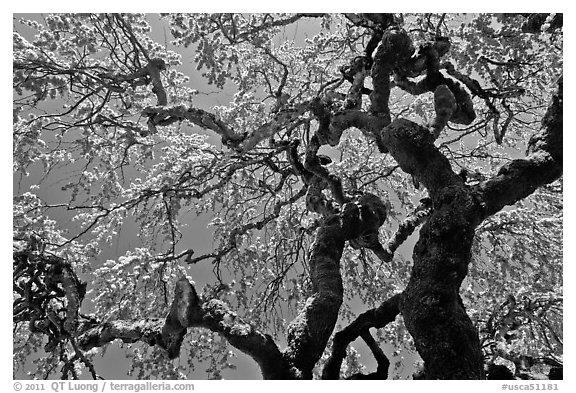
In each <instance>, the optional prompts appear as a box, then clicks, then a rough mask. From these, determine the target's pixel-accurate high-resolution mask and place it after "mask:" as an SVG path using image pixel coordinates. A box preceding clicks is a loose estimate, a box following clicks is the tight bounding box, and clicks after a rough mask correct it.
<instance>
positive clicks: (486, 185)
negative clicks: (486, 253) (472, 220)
mask: <svg viewBox="0 0 576 393" xmlns="http://www.w3.org/2000/svg"><path fill="white" fill-rule="evenodd" d="M562 107H563V82H562V77H560V79H559V81H558V89H557V91H556V92H555V94H554V95H553V97H552V102H551V103H550V105H549V107H548V110H547V111H546V114H545V115H544V118H543V119H542V127H541V131H540V133H539V134H537V135H534V136H533V137H532V138H531V139H530V141H529V143H528V151H527V153H528V156H527V157H526V158H523V159H518V160H514V161H512V162H510V163H508V164H506V165H504V166H503V167H502V168H500V171H499V172H498V175H496V176H495V177H493V178H491V179H489V180H487V181H485V182H482V183H480V184H478V185H477V186H475V187H474V190H475V192H477V193H479V195H480V197H481V199H482V202H483V207H484V211H483V218H486V217H488V216H490V215H492V214H494V213H496V212H497V211H499V210H500V209H502V208H503V207H504V206H506V205H512V204H514V203H515V202H517V201H518V200H520V199H522V198H525V197H526V196H528V195H530V194H531V193H532V192H534V190H536V189H537V188H538V187H540V186H542V185H544V184H548V183H551V182H553V181H554V180H556V179H558V178H559V177H560V176H561V175H562V160H563V154H562V146H563V115H562Z"/></svg>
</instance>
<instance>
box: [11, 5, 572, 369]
mask: <svg viewBox="0 0 576 393" xmlns="http://www.w3.org/2000/svg"><path fill="white" fill-rule="evenodd" d="M547 4H550V3H549V2H548V3H547ZM27 6H28V7H29V6H30V5H27ZM233 7H234V6H232V8H233ZM40 8H41V7H40ZM138 8H140V5H139V6H138ZM144 8H145V7H144ZM4 16H5V17H6V16H7V15H4ZM10 17H11V16H10ZM6 19H7V18H6ZM151 21H152V20H151ZM5 22H7V20H5ZM4 25H5V26H4V27H5V28H6V27H7V26H10V27H9V28H11V26H12V21H11V20H10V22H9V23H5V24H4ZM566 25H567V26H566V30H567V34H568V35H569V36H570V34H569V32H568V31H569V30H571V29H572V26H570V25H569V23H566ZM153 27H156V26H154V25H153ZM158 27H160V26H158ZM156 31H158V34H159V35H160V34H163V31H162V30H161V29H158V30H156ZM5 33H6V32H5ZM153 34H155V32H153ZM3 36H4V37H6V36H7V34H4V35H3ZM162 41H163V40H159V42H162ZM566 41H567V42H568V41H569V40H568V39H567V40H566ZM566 54H567V55H566V58H567V60H568V58H569V57H572V53H571V52H570V49H569V48H566ZM183 61H184V65H183V67H186V66H187V64H189V67H190V71H193V70H194V65H193V62H192V60H191V57H190V59H189V63H186V56H184V58H183ZM568 64H570V63H567V65H566V68H568V69H570V67H569V65H568ZM185 72H186V71H185ZM186 73H187V74H188V75H190V76H192V75H194V73H195V70H194V72H191V73H189V72H186ZM196 74H197V73H196ZM4 75H7V70H6V73H5V74H4ZM571 79H572V78H570V77H569V75H566V84H567V86H568V88H567V89H566V91H567V92H568V93H567V94H566V96H567V98H566V99H568V100H569V102H571V100H572V98H571V95H572V94H571V93H570V91H573V90H571V89H570V88H569V87H570V86H571V84H572V83H573V81H572V80H571ZM4 81H5V82H6V83H7V77H5V78H4ZM192 83H198V84H200V83H201V82H200V81H199V80H196V79H194V78H192ZM196 86H197V85H196ZM196 86H195V88H197V89H199V90H201V91H202V88H200V87H196ZM209 89H210V88H209ZM204 99H205V100H206V103H207V105H210V104H212V103H213V102H212V101H211V100H215V99H216V98H214V96H211V95H208V96H205V98H204ZM4 107H5V108H6V107H8V106H7V105H5V106H4ZM569 107H570V106H569ZM11 117H12V116H11V112H10V115H5V116H4V117H3V118H4V119H5V121H7V122H8V121H10V119H11ZM6 127H8V124H6ZM5 135H6V136H7V133H5ZM6 136H5V137H6ZM567 138H568V139H567V141H568V145H570V142H571V138H573V137H572V135H571V134H570V133H568V135H567ZM2 147H3V148H7V147H8V141H7V140H6V141H5V143H3V144H2ZM6 154H7V152H6ZM572 159H573V158H571V156H570V155H567V163H566V165H567V167H570V166H571V161H572ZM6 167H7V165H6ZM5 169H6V168H5ZM565 180H566V189H565V192H566V198H567V199H566V202H568V203H565V206H566V215H567V220H566V223H567V225H566V233H567V234H566V235H565V236H569V235H570V233H571V232H572V228H571V226H572V224H571V223H572V220H571V219H570V218H571V217H572V216H573V208H572V207H571V206H570V203H569V202H570V201H571V198H572V197H573V195H574V194H573V193H572V191H573V181H572V177H571V175H569V176H566V179H565ZM8 198H10V197H7V199H8ZM10 205H11V202H10V203H8V201H6V202H5V203H4V204H2V206H4V207H5V208H6V212H5V214H6V215H8V214H10V212H8V209H7V207H8V206H10ZM3 221H7V220H3ZM4 224H7V222H4ZM3 233H5V234H6V236H7V228H5V230H4V231H3ZM199 234H200V232H197V233H196V234H195V236H194V238H196V239H197V240H198V242H199V246H201V245H205V244H207V240H209V239H210V237H209V234H208V232H207V231H204V232H202V235H200V236H199ZM203 236H204V237H203ZM565 238H566V237H565ZM565 244H566V252H567V257H568V258H569V256H570V255H573V254H572V252H573V250H571V245H570V242H565ZM120 248H124V247H120ZM192 248H194V247H192ZM5 252H6V253H7V252H8V249H6V250H5ZM6 255H7V254H6ZM567 260H570V259H567ZM565 269H566V270H565V277H571V275H572V274H573V273H574V272H573V270H572V267H571V266H565ZM7 276H8V275H7V274H6V275H5V278H6V279H7ZM4 287H5V288H9V286H8V285H5V286H4ZM569 291H570V288H567V298H571V297H572V296H573V294H570V293H569ZM4 298H7V299H11V296H10V295H8V294H7V293H6V294H5V296H4ZM9 304H11V302H7V304H4V303H3V306H6V305H9ZM566 310H567V312H566V315H567V316H568V315H569V313H568V310H569V307H566ZM570 319H571V317H570V316H568V317H567V323H569V324H567V328H568V326H570V325H571V324H572V322H570ZM115 345H116V344H115ZM109 356H111V357H112V359H117V358H118V356H120V354H119V353H115V352H114V350H112V351H110V353H109ZM240 356H242V357H245V355H240ZM239 359H240V361H239V362H238V366H239V370H238V372H239V373H240V374H241V375H243V376H244V377H255V378H258V377H259V372H258V369H257V367H255V364H254V362H253V361H252V360H251V359H248V358H245V359H242V358H239ZM8 361H10V363H11V359H8ZM102 366H103V367H104V369H109V372H110V373H111V374H110V377H111V378H112V379H113V378H114V377H113V376H112V375H113V374H112V373H114V372H118V377H121V375H120V374H121V373H120V372H119V370H121V369H122V365H121V363H115V362H113V361H112V362H110V361H108V360H104V361H103V362H102ZM4 369H8V370H10V369H11V368H9V366H8V367H4ZM104 369H102V370H103V374H104V375H107V372H104ZM198 377H199V378H202V376H200V375H199V376H198ZM10 378H11V377H10Z"/></svg>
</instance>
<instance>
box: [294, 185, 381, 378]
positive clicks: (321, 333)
mask: <svg viewBox="0 0 576 393" xmlns="http://www.w3.org/2000/svg"><path fill="white" fill-rule="evenodd" d="M385 219H386V207H385V205H384V203H383V202H382V201H381V200H380V199H379V198H378V197H376V196H374V195H370V194H366V195H363V196H362V197H360V198H359V200H358V201H357V202H349V203H346V204H345V205H344V206H343V207H342V212H341V213H340V214H338V215H334V216H332V217H331V218H329V219H327V220H326V221H325V223H324V225H323V226H321V227H320V228H319V229H318V231H317V233H316V241H315V242H314V245H313V247H312V253H311V256H310V261H309V269H310V280H311V282H312V295H311V296H310V297H309V298H308V300H307V301H306V304H305V305H304V308H303V309H302V310H301V311H300V313H299V314H298V316H297V317H296V318H295V319H294V320H293V321H292V322H291V323H290V326H289V327H288V347H287V348H286V351H285V356H286V358H287V359H288V360H289V362H290V363H291V364H292V365H293V366H294V367H296V368H297V369H298V370H300V372H301V373H302V377H303V378H306V379H309V378H312V369H313V368H314V365H315V364H316V362H317V361H318V359H320V356H321V355H322V352H323V351H324V348H325V347H326V344H327V343H328V339H329V338H330V335H331V334H332V331H333V329H334V326H335V325H336V320H337V318H338V311H339V310H340V305H341V304H342V296H343V287H342V277H341V275H340V258H341V257H342V252H343V250H344V243H345V241H346V240H352V239H357V238H359V237H362V236H365V235H366V234H368V233H372V232H374V231H377V230H378V228H379V227H380V226H381V225H382V224H383V223H384V220H385Z"/></svg>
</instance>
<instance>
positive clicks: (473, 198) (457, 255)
mask: <svg viewBox="0 0 576 393" xmlns="http://www.w3.org/2000/svg"><path fill="white" fill-rule="evenodd" d="M561 134H562V83H561V80H560V85H559V89H558V92H557V93H556V94H555V95H554V98H553V101H552V104H551V105H550V107H549V108H548V111H547V113H546V115H545V116H544V119H543V122H542V132H541V133H540V135H538V136H536V137H534V138H532V141H531V144H530V147H529V153H530V154H529V156H528V157H527V158H526V159H520V160H515V161H513V162H511V163H509V164H507V165H505V166H504V167H503V168H502V169H501V170H500V172H499V174H498V175H497V176H496V177H494V178H493V179H490V180H488V181H486V182H483V183H481V184H479V185H478V186H476V187H474V188H471V187H467V186H466V185H465V184H464V182H463V181H462V179H461V178H459V176H457V175H456V174H455V173H454V172H453V171H452V170H451V168H450V165H449V162H448V160H447V159H446V158H445V157H444V156H443V155H442V154H441V153H440V152H439V151H438V150H437V149H436V148H435V147H434V145H433V143H432V137H431V136H429V134H428V133H426V132H425V129H423V127H421V126H419V125H417V124H415V123H412V122H410V121H407V120H397V121H395V122H393V123H392V124H391V125H390V126H388V127H387V128H386V129H384V130H383V132H382V140H383V142H384V143H385V145H386V146H387V148H388V150H389V151H390V154H392V156H393V157H394V158H395V159H396V160H397V161H398V164H399V165H400V167H401V168H402V169H403V170H404V171H406V172H407V173H410V174H412V175H414V176H415V177H416V178H417V179H418V180H419V181H420V182H421V183H423V184H424V185H425V186H426V187H427V188H428V190H429V192H430V196H431V198H432V201H433V205H434V211H433V213H432V215H431V217H430V218H429V220H428V222H427V223H426V224H425V225H424V226H423V227H422V229H421V231H420V238H419V240H418V242H417V244H416V246H415V248H414V254H413V259H414V266H413V269H412V274H411V278H410V281H409V283H408V285H407V287H406V289H405V290H404V292H403V294H404V295H403V299H402V303H401V306H400V310H401V313H402V315H403V317H404V322H405V324H406V327H407V328H408V330H409V331H410V334H411V335H412V336H413V337H414V340H415V344H416V347H417V349H418V352H419V353H420V355H421V356H422V358H423V360H424V362H425V375H426V378H428V379H482V378H484V369H483V362H482V353H481V350H480V344H479V341H478V334H477V332H476V329H475V328H474V326H473V325H472V322H471V321H470V319H469V317H468V316H467V314H466V311H465V309H464V306H463V304H462V300H461V298H460V296H459V288H460V285H461V283H462V280H463V279H464V277H465V276H466V274H467V271H468V263H469V261H470V250H471V246H472V240H473V235H474V230H475V228H476V227H477V226H478V224H480V222H481V221H482V220H483V219H484V218H486V217H488V216H489V215H491V214H494V213H495V212H497V211H498V210H500V209H501V208H502V207H504V206H505V205H507V204H512V203H514V202H516V201H518V200H520V199H522V198H524V197H526V196H527V195H529V194H530V193H532V192H533V191H534V190H535V189H536V188H537V187H539V186H541V185H544V184H547V183H550V182H552V181H554V180H556V179H557V178H559V177H560V176H561V174H562V161H561V158H562V155H561V153H560V152H561V143H562V136H561Z"/></svg>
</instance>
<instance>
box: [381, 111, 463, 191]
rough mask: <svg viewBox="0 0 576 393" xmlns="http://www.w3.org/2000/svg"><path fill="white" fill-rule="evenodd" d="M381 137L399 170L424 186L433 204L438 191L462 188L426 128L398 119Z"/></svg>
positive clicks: (458, 179) (459, 179)
mask: <svg viewBox="0 0 576 393" xmlns="http://www.w3.org/2000/svg"><path fill="white" fill-rule="evenodd" d="M381 135H382V141H383V142H384V144H385V145H386V147H387V148H388V150H389V151H390V154H391V155H392V156H393V157H394V159H395V160H396V162H398V164H399V165H400V167H401V168H402V170H403V171H404V172H406V173H408V174H411V175H413V176H414V177H415V178H416V179H417V180H418V181H419V182H420V183H422V184H424V186H425V187H426V188H427V189H428V191H429V193H430V197H431V198H432V199H433V200H434V199H435V198H436V197H437V196H438V194H439V192H440V191H441V190H444V189H446V188H447V187H449V186H451V185H461V184H462V179H461V178H460V177H459V176H458V175H456V173H454V172H453V171H452V168H451V166H450V162H449V161H448V159H447V158H446V157H445V156H444V155H443V154H442V153H440V151H439V150H438V149H437V148H436V147H435V146H434V137H433V136H432V135H431V134H430V133H429V132H428V130H427V129H426V128H424V127H422V126H420V125H418V124H416V123H414V122H412V121H410V120H406V119H398V120H395V121H394V122H393V123H392V124H390V125H389V126H388V127H386V128H384V130H382V133H381Z"/></svg>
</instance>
